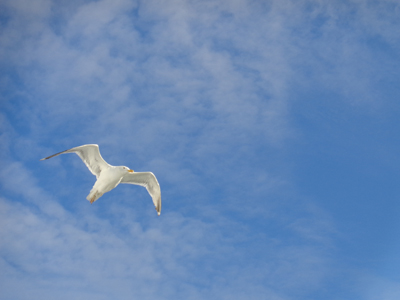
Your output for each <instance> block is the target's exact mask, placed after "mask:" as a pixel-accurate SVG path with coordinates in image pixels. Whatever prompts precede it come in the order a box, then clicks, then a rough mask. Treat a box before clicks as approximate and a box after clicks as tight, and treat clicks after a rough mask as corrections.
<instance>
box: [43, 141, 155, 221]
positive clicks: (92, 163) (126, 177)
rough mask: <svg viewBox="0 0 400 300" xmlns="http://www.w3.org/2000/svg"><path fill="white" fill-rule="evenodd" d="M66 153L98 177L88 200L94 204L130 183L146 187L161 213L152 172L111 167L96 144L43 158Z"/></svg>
mask: <svg viewBox="0 0 400 300" xmlns="http://www.w3.org/2000/svg"><path fill="white" fill-rule="evenodd" d="M64 153H76V154H77V155H78V156H79V157H80V158H81V159H82V160H83V162H84V163H85V164H86V166H87V167H88V168H89V170H90V172H92V174H93V175H95V176H96V178H97V181H96V182H95V184H94V186H93V188H92V190H91V191H90V193H89V195H88V196H87V198H86V199H87V200H89V201H90V203H93V202H94V201H96V200H97V199H99V198H100V197H101V196H102V195H103V194H104V193H107V192H109V191H111V190H112V189H114V188H115V187H116V186H117V185H118V184H120V183H130V184H137V185H141V186H144V187H145V188H146V189H147V191H148V192H149V194H150V196H151V198H152V199H153V203H154V206H155V207H156V210H157V213H158V215H160V213H161V190H160V185H159V184H158V181H157V178H156V177H155V176H154V174H153V173H151V172H134V171H133V170H131V169H129V168H128V167H125V166H117V167H116V166H111V165H109V164H108V163H107V162H106V161H105V160H104V159H103V158H102V157H101V155H100V151H99V146H98V145H95V144H91V145H83V146H79V147H75V148H71V149H69V150H65V151H62V152H59V153H56V154H54V155H51V156H48V157H46V158H42V159H41V160H45V159H49V158H52V157H54V156H57V155H60V154H64Z"/></svg>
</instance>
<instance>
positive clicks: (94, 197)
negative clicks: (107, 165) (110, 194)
mask: <svg viewBox="0 0 400 300" xmlns="http://www.w3.org/2000/svg"><path fill="white" fill-rule="evenodd" d="M101 196H103V193H100V192H99V191H97V190H96V189H92V190H91V191H90V193H89V195H88V196H87V197H86V199H87V200H88V201H90V203H93V202H94V201H96V200H97V199H99V198H100V197H101Z"/></svg>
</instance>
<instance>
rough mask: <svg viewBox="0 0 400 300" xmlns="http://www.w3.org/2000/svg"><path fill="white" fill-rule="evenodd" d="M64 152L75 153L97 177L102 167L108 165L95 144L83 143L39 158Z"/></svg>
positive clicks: (105, 167)
mask: <svg viewBox="0 0 400 300" xmlns="http://www.w3.org/2000/svg"><path fill="white" fill-rule="evenodd" d="M64 153H76V154H78V156H79V157H80V158H81V159H82V160H83V162H84V163H85V165H86V166H87V167H88V168H89V170H90V172H92V174H93V175H96V177H99V175H100V173H101V171H102V170H103V169H107V168H109V167H110V165H109V164H108V163H106V161H105V160H104V159H103V158H102V157H101V155H100V151H99V146H98V145H95V144H90V145H83V146H79V147H75V148H71V149H68V150H65V151H62V152H59V153H56V154H53V155H51V156H48V157H45V158H42V159H41V160H45V159H49V158H52V157H54V156H57V155H60V154H64Z"/></svg>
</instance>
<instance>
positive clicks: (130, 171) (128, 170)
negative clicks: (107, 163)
mask: <svg viewBox="0 0 400 300" xmlns="http://www.w3.org/2000/svg"><path fill="white" fill-rule="evenodd" d="M122 168H124V170H126V171H127V172H129V173H133V172H134V171H133V170H131V169H129V168H128V167H122Z"/></svg>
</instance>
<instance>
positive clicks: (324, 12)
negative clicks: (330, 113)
mask: <svg viewBox="0 0 400 300" xmlns="http://www.w3.org/2000/svg"><path fill="white" fill-rule="evenodd" d="M35 4H37V5H35V6H33V7H32V9H29V10H27V9H26V8H27V7H30V6H32V4H31V3H30V2H29V3H27V2H26V1H4V2H3V3H2V4H1V6H2V7H3V8H4V12H3V15H6V16H7V18H5V19H4V26H3V28H2V31H1V33H0V34H1V36H0V49H1V50H0V57H3V59H2V61H1V63H2V66H4V70H10V72H8V71H4V72H7V73H2V77H1V85H0V86H1V89H2V90H3V91H5V92H6V93H4V95H6V96H3V98H2V101H3V100H4V101H3V102H2V107H4V111H5V112H4V115H2V118H3V119H2V121H1V122H2V123H1V124H2V128H5V129H6V132H5V133H2V135H1V142H4V143H1V149H2V160H3V162H4V164H3V167H2V170H1V171H2V173H1V175H0V181H1V184H2V187H3V189H4V191H6V193H7V195H6V196H3V198H2V200H1V205H2V209H1V210H0V213H1V214H2V218H1V219H0V222H3V225H4V226H1V227H0V228H1V229H0V230H1V231H0V232H1V239H2V242H1V257H2V259H3V260H2V261H1V262H0V263H1V265H2V268H1V269H3V270H6V271H4V272H3V273H2V275H1V276H2V278H3V280H2V281H3V288H2V289H1V290H4V291H5V292H4V293H5V295H6V296H7V297H8V295H10V296H9V298H12V297H13V295H14V296H15V297H14V298H21V299H22V298H26V296H25V293H26V292H27V291H29V293H30V298H31V299H35V298H38V299H39V298H40V299H43V298H46V297H50V296H51V295H54V293H55V292H56V291H63V294H64V295H65V296H64V297H65V298H67V297H68V299H71V298H74V299H78V298H77V294H79V295H81V296H82V297H83V296H84V297H85V299H91V298H97V299H101V298H102V297H103V298H104V299H109V298H118V299H124V298H129V299H131V298H132V296H135V297H137V298H140V299H152V298H155V297H157V298H164V299H170V298H191V299H203V298H206V297H207V298H215V299H217V298H218V299H249V298H260V295H263V296H262V297H265V295H268V296H269V297H270V299H288V298H293V297H295V296H298V297H301V296H302V295H307V293H312V291H313V290H317V289H318V288H319V287H321V286H323V284H324V280H325V279H326V278H327V277H329V276H331V275H330V274H331V273H332V272H333V273H334V272H335V271H336V269H335V267H333V266H332V265H331V264H333V263H332V260H331V259H332V257H331V255H332V256H334V253H335V247H334V245H332V244H333V242H332V237H333V236H335V234H337V233H336V232H335V231H334V230H333V229H332V228H334V227H335V226H334V224H333V223H334V222H333V221H331V220H330V218H329V215H328V214H326V213H324V212H323V209H320V208H318V207H316V205H315V206H313V205H308V202H309V201H307V200H304V198H303V197H301V196H299V195H297V194H296V193H295V192H294V191H293V190H294V188H292V187H291V181H292V178H291V177H290V174H288V173H290V171H291V168H292V165H291V163H292V162H291V161H290V159H289V161H287V158H288V156H289V157H290V153H292V154H293V153H294V152H295V150H293V149H292V148H295V147H293V143H292V141H293V138H294V137H295V133H301V130H302V129H301V128H294V124H295V123H294V121H293V119H291V117H292V116H293V115H295V114H297V113H298V112H297V111H293V110H294V109H295V108H296V107H297V105H298V103H297V101H298V102H301V105H300V106H303V103H304V102H307V101H311V102H312V101H316V100H315V95H318V92H319V91H321V90H323V91H325V92H326V90H328V92H329V91H333V92H335V94H334V95H337V97H333V98H335V101H336V98H337V99H341V100H343V99H344V100H345V101H343V103H346V102H347V103H355V102H357V103H361V105H365V102H368V101H364V100H365V99H369V100H371V99H372V98H376V97H377V96H379V95H380V93H382V91H381V90H380V89H377V88H376V87H377V86H376V85H375V82H376V78H383V76H384V74H386V71H387V70H389V71H390V70H392V71H393V70H394V69H393V67H391V66H390V65H389V64H388V61H386V60H385V59H387V57H386V56H385V59H382V60H379V59H376V60H375V58H376V57H375V56H374V54H375V53H376V52H374V51H371V48H369V47H366V44H365V43H366V42H365V41H366V40H367V39H368V38H370V37H371V36H372V37H374V36H378V37H379V39H381V40H382V41H383V42H384V43H388V44H389V45H391V46H393V47H397V43H396V42H395V40H396V37H397V35H396V34H395V33H394V31H393V30H391V29H392V25H393V24H397V23H396V22H397V21H396V20H395V19H393V17H391V18H385V17H383V16H388V15H391V14H389V13H388V9H389V8H392V9H393V10H394V11H396V10H398V7H397V5H396V3H395V2H392V1H381V2H380V3H379V4H371V3H369V4H368V3H367V2H365V1H352V2H351V3H350V4H341V3H340V2H337V1H336V2H335V1H334V2H331V3H329V4H327V3H323V2H320V1H300V2H298V1H269V2H262V3H261V2H257V1H244V0H243V1H198V2H196V1H191V2H190V1H168V2H163V1H151V0H150V1H142V2H136V1H125V0H121V1H106V0H103V1H94V2H90V1H69V2H68V3H63V2H57V1H53V2H51V1H39V2H35ZM354 12H355V13H354ZM348 28H351V30H348ZM380 67H382V69H380ZM391 68H392V69H391ZM374 70H378V71H377V72H378V74H376V72H375V71H374ZM309 92H310V95H309ZM297 93H300V94H301V93H303V95H302V96H304V94H307V95H308V96H307V99H305V97H297ZM312 93H315V94H312ZM370 95H372V98H371V96H370ZM368 97H370V98H368ZM319 100H320V99H319V98H318V101H319ZM341 100H337V101H341ZM370 102H371V101H370ZM346 105H347V104H346ZM305 107H306V106H305ZM299 113H304V111H303V112H299ZM310 113H312V112H310ZM3 125H4V126H3ZM84 143H98V144H100V149H101V152H102V155H103V157H104V158H105V159H106V160H107V161H109V162H110V163H112V164H116V165H118V164H124V165H125V164H126V165H128V166H130V167H132V168H133V169H135V170H137V171H141V170H151V171H153V172H154V173H156V175H157V177H158V178H159V181H160V183H161V185H162V189H163V199H164V201H165V202H164V203H165V206H163V207H165V210H164V211H163V215H162V218H159V219H155V217H154V215H155V213H154V211H153V210H152V211H151V213H150V212H148V213H147V210H142V209H141V208H142V207H141V205H143V206H144V205H146V204H148V206H146V209H147V208H151V203H150V201H149V200H148V199H147V198H145V197H147V196H148V195H146V193H145V191H142V190H140V189H135V190H134V188H133V187H131V189H128V188H127V187H119V188H118V189H117V190H115V191H113V193H112V194H111V193H110V194H107V196H104V197H106V198H104V199H102V201H103V202H102V204H101V205H98V206H93V207H90V208H88V207H87V202H86V201H85V200H84V198H85V196H86V195H87V192H88V191H89V190H90V188H91V184H92V182H94V177H90V176H91V175H90V174H84V173H81V172H84V171H83V170H84V169H85V167H84V165H83V164H82V163H81V162H80V160H79V158H77V157H76V156H74V157H73V156H65V157H64V156H63V157H62V158H61V157H60V158H59V159H54V160H51V161H49V162H46V163H44V162H42V163H41V164H40V165H39V162H38V161H37V160H38V159H40V158H42V157H44V156H46V155H50V154H52V153H55V152H58V151H61V150H64V149H67V148H68V147H73V146H78V145H79V144H84ZM27 149H29V151H27ZM294 156H296V155H294ZM33 161H35V162H33ZM86 175H87V176H86ZM133 190H134V191H135V196H133V195H132V191H133ZM136 193H137V194H136ZM78 195H79V196H78ZM137 195H143V197H141V196H137ZM75 196H76V197H80V198H81V199H73V198H74V197H75ZM134 197H135V198H134ZM142 198H145V199H146V201H148V202H146V204H142V202H141V199H142ZM79 201H82V202H79ZM113 201H115V202H113ZM132 201H134V202H132ZM143 202H144V201H143ZM132 203H133V204H134V206H133V205H132ZM85 205H86V206H85ZM303 206H304V207H303ZM143 211H144V212H143ZM173 211H174V212H173ZM143 214H145V216H143ZM248 223H250V224H248ZM27 249H28V250H29V251H27ZM332 253H333V254H332ZM337 264H338V265H340V262H337ZM3 267H4V268H3ZM22 284H23V285H24V286H25V287H26V289H25V290H23V291H22V290H21V289H20V288H19V287H20V286H21V285H22ZM17 293H19V294H18V295H17ZM160 295H161V296H160Z"/></svg>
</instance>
